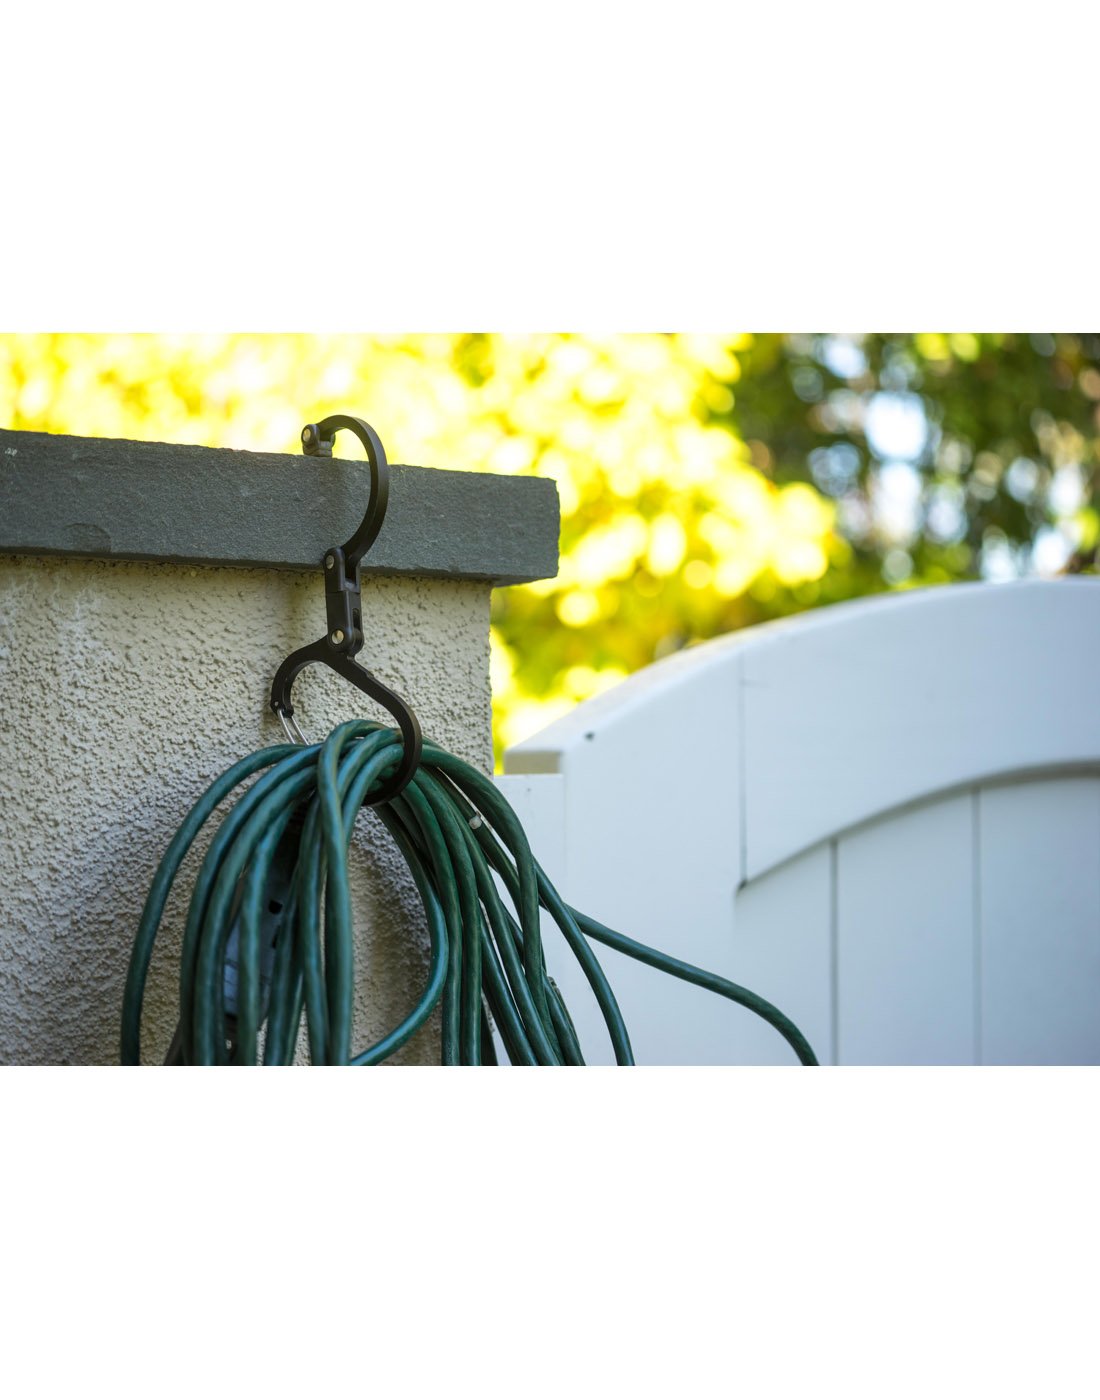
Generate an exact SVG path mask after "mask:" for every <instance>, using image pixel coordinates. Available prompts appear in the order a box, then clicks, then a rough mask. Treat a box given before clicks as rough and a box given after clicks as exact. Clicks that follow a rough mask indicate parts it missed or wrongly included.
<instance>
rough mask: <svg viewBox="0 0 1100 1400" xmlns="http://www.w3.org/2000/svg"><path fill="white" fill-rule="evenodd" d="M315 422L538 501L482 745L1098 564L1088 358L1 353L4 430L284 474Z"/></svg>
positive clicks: (524, 348)
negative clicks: (735, 645) (831, 614)
mask: <svg viewBox="0 0 1100 1400" xmlns="http://www.w3.org/2000/svg"><path fill="white" fill-rule="evenodd" d="M338 410H344V411H354V412H358V413H361V414H362V415H364V416H366V417H368V418H370V420H371V421H372V422H373V423H374V424H375V426H376V427H377V428H378V430H379V431H380V433H381V434H382V437H383V440H384V441H385V442H386V444H387V447H388V448H389V449H390V452H391V455H392V457H393V458H394V459H395V460H398V461H414V462H421V463H424V464H425V465H431V466H439V467H464V468H471V469H481V470H490V471H502V472H511V473H523V472H532V473H537V474H539V475H545V476H551V477H553V478H554V479H555V480H556V482H557V484H558V490H559V494H560V497H561V503H562V537H561V546H562V560H561V570H560V573H559V576H558V578H557V579H554V580H546V581H544V582H542V583H537V584H533V585H530V586H528V587H524V588H512V589H502V590H499V591H498V592H497V594H496V595H495V599H494V608H493V657H492V660H493V681H494V696H495V703H496V710H497V739H498V745H503V744H506V743H510V742H514V741H515V740H516V739H518V738H520V737H522V736H523V735H524V734H526V733H529V732H531V731H532V730H533V729H535V728H537V727H539V726H540V725H541V724H543V723H545V722H546V721H547V720H548V719H549V718H551V717H552V716H553V715H554V714H555V713H558V712H561V711H562V710H564V709H565V708H567V707H568V706H570V705H571V704H573V703H575V702H576V701H577V700H580V699H584V698H586V697H587V696H589V695H592V694H594V693H596V692H597V691H599V690H601V689H604V688H606V687H607V686H608V685H611V684H614V683H615V682H616V681H617V680H619V679H621V678H622V677H623V676H625V675H627V674H628V673H630V672H631V671H634V670H636V669H638V668H639V667H641V666H644V665H646V664H648V663H649V662H651V661H653V660H654V659H656V658H659V657H661V656H663V655H666V654H668V653H669V652H671V651H674V650H676V649H678V648H680V647H683V646H685V645H688V644H690V643H692V642H694V641H697V640H701V639H704V638H708V637H713V636H717V635H720V634H722V633H725V632H728V631H731V630H732V629H734V628H737V627H742V626H745V625H748V624H751V623H754V622H759V621H763V620H766V619H768V618H773V617H778V616H782V615H784V614H787V613H791V612H796V611H798V610H801V609H804V608H808V607H813V606H817V605H819V604H822V603H828V602H833V601H837V600H840V599H845V598H851V597H855V596H859V595H861V594H866V593H871V592H876V591H879V590H882V589H885V588H890V587H913V586H916V585H927V584H935V583H942V582H947V581H950V580H953V579H967V578H978V577H988V578H1004V577H1010V576H1014V575H1017V574H1021V573H1028V572H1038V573H1048V574H1049V573H1057V572H1061V571H1064V570H1067V569H1069V570H1082V569H1094V568H1095V561H1096V545H1097V536H1098V505H1100V463H1098V452H1100V448H1098V441H1100V335H1086V334H1066V335H970V334H950V335H948V334H917V335H756V336H747V335H742V336H733V335H731V336H714V335H710V336H690V335H626V336H612V337H588V336H560V335H537V336H522V337H515V336H487V335H462V336H400V337H397V336H294V335H287V336H254V335H213V336H141V335H138V336H79V335H57V336H53V335H34V336H26V335H9V336H0V424H2V425H3V426H6V427H12V428H31V429H40V430H45V431H52V432H70V433H81V434H88V435H95V436H108V437H110V436H117V437H125V436H129V437H146V438H156V439H161V440H166V441H177V442H202V443H207V444H210V445H215V446H231V447H250V448H254V449H257V450H275V451H288V452H294V451H297V450H298V432H299V429H300V427H301V423H302V422H303V421H305V420H306V419H307V418H311V419H316V418H317V417H320V416H321V415H323V414H325V413H329V412H334V411H338ZM352 450H354V449H352Z"/></svg>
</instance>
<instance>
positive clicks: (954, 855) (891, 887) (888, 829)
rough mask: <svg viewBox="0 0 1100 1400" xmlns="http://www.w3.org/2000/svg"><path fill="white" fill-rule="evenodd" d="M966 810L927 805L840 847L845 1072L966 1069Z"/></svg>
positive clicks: (970, 928) (969, 827)
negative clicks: (893, 1065)
mask: <svg viewBox="0 0 1100 1400" xmlns="http://www.w3.org/2000/svg"><path fill="white" fill-rule="evenodd" d="M974 802H975V799H974V798H973V797H971V796H970V795H969V794H967V795H964V796H961V797H952V798H949V799H948V800H947V801H944V802H932V803H929V804H927V805H925V806H923V807H918V808H916V809H915V810H911V811H906V812H901V813H898V814H897V815H896V816H893V817H887V818H885V819H884V820H882V821H877V822H873V823H872V824H871V825H869V826H865V827H863V828H861V829H860V830H859V831H855V832H852V833H851V834H849V835H847V836H844V837H842V838H841V839H840V841H839V842H838V843H837V893H836V909H837V965H838V970H839V974H840V975H839V979H838V993H839V1003H838V1015H837V1041H838V1048H839V1051H840V1057H841V1059H842V1060H843V1062H844V1063H845V1064H850V1065H879V1064H884V1063H890V1062H891V1061H898V1060H900V1061H902V1062H903V1063H906V1064H924V1065H935V1064H948V1065H950V1064H966V1063H968V1062H969V1061H971V1060H972V1059H973V1058H974V1049H975V1044H976V1041H975V1036H976V1027H975V1016H974V1007H975V983H974V883H973V870H974V843H973V833H974Z"/></svg>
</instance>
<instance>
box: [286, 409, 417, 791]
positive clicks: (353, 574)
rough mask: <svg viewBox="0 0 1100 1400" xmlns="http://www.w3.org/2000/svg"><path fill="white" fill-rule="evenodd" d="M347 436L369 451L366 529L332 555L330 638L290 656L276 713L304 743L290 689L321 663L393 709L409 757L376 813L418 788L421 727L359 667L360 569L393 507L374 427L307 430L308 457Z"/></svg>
mask: <svg viewBox="0 0 1100 1400" xmlns="http://www.w3.org/2000/svg"><path fill="white" fill-rule="evenodd" d="M341 428H346V429H348V430H349V431H350V432H353V433H354V434H355V436H356V437H357V438H358V439H359V441H360V442H361V443H362V444H363V446H364V447H365V448H366V452H367V461H368V462H369V464H370V499H369V500H368V502H367V509H366V513H365V514H364V516H363V519H362V521H361V522H360V524H359V528H358V529H357V530H356V531H355V533H354V534H353V535H352V536H351V538H350V539H349V540H348V542H347V543H346V544H343V545H335V546H334V547H333V548H332V549H329V550H327V551H326V552H325V558H324V574H325V609H326V612H327V615H328V631H327V633H326V634H325V636H323V637H322V638H321V639H320V640H319V641H316V642H313V643H312V645H310V646H306V647H300V648H299V649H298V650H297V651H294V652H291V654H290V655H289V656H288V657H287V659H286V660H285V661H284V662H283V664H282V665H281V666H280V667H279V669H278V671H276V673H275V679H274V680H273V681H272V683H271V708H272V709H273V710H274V711H275V713H276V714H277V715H278V716H279V718H280V720H281V721H282V723H283V727H284V729H286V731H287V733H288V734H289V735H290V737H291V738H292V739H293V740H294V741H295V742H297V743H303V744H304V743H305V742H306V740H305V738H304V736H303V735H302V731H301V730H300V729H299V728H298V725H297V722H296V721H295V720H294V718H293V716H294V707H293V705H292V704H291V702H290V689H291V686H292V685H293V684H294V678H295V676H297V674H298V672H299V671H301V670H303V669H304V668H305V667H306V666H309V665H310V664H311V663H312V662H315V661H319V662H322V663H323V664H324V665H326V666H329V667H331V669H332V670H334V671H335V672H336V673H337V674H338V675H341V676H343V677H344V679H345V680H348V681H351V683H352V685H355V686H358V687H359V689H360V690H362V691H363V692H364V693H365V694H367V695H369V696H370V698H371V699H372V700H376V701H377V702H378V704H380V705H381V706H382V707H383V708H384V709H387V710H388V711H389V712H390V714H391V715H393V717H394V719H395V720H396V721H397V724H398V728H399V729H400V730H401V739H402V744H403V746H404V753H403V754H402V757H401V762H400V764H399V765H398V767H397V771H396V772H395V773H394V774H393V775H392V776H391V777H390V778H388V779H387V780H386V781H385V782H384V783H383V784H382V786H381V788H379V789H378V790H377V791H376V792H375V793H374V794H373V795H372V796H371V797H369V798H368V799H367V801H368V804H369V805H370V806H374V805H375V804H376V803H379V802H389V801H391V800H392V799H393V798H394V797H396V796H397V795H398V793H400V792H401V791H402V789H403V788H405V787H406V786H407V785H408V783H409V782H410V781H411V779H412V776H413V774H414V773H415V772H416V769H417V766H418V764H419V763H420V752H421V747H422V740H421V735H420V725H419V724H418V722H417V718H416V716H415V715H414V714H413V712H412V710H410V709H409V707H408V705H406V703H405V702H404V700H402V699H401V697H400V696H399V695H397V694H395V693H394V692H393V691H392V690H390V689H389V687H388V686H385V685H383V684H382V682H381V681H380V680H379V679H378V677H377V676H375V675H374V674H373V673H372V672H370V671H368V670H367V669H366V667H365V666H360V665H359V664H358V663H357V662H356V661H354V660H353V658H354V657H355V655H356V654H357V653H358V652H359V651H360V649H361V648H362V646H363V605H362V594H361V581H360V575H359V564H360V560H361V559H362V558H363V555H364V554H366V552H367V550H368V549H370V547H371V545H372V544H373V543H374V541H375V539H377V537H378V532H379V530H381V528H382V522H383V520H384V519H385V517H386V506H387V504H388V503H389V493H390V469H389V465H388V464H387V462H386V451H385V448H384V447H383V446H382V442H381V439H380V438H379V436H378V434H377V433H376V432H375V431H374V429H373V428H372V427H371V426H370V424H369V423H365V422H364V421H363V419H362V418H352V417H350V416H349V415H348V414H345V413H334V414H332V415H331V417H329V418H325V419H324V420H323V421H322V422H320V423H307V425H306V426H305V427H304V428H303V429H302V451H303V452H304V453H305V454H306V456H308V457H331V456H332V447H333V442H334V440H335V438H336V434H337V432H338V431H339V430H340V429H341Z"/></svg>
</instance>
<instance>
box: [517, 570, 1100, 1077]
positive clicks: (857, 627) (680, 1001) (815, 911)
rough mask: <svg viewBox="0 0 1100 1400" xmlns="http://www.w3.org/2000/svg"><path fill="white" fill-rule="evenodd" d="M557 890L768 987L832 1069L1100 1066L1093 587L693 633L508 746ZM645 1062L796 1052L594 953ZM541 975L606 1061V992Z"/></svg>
mask: <svg viewBox="0 0 1100 1400" xmlns="http://www.w3.org/2000/svg"><path fill="white" fill-rule="evenodd" d="M498 781H499V782H500V785H501V789H502V790H503V792H504V793H505V795H506V796H507V798H508V800H509V801H510V802H511V803H512V804H513V806H515V808H516V809H517V811H518V812H519V814H520V816H521V818H522V820H523V821H524V824H525V826H526V827H527V829H528V832H529V834H530V836H531V842H532V847H533V849H534V851H535V855H536V856H537V857H538V858H539V859H540V860H541V861H542V864H543V865H544V867H545V868H546V870H547V873H548V874H549V875H550V876H551V878H552V879H554V880H555V881H556V882H557V883H558V885H559V888H560V890H561V891H562V893H563V895H564V896H565V898H566V899H567V900H568V901H569V902H570V903H572V904H573V905H575V906H577V907H578V908H581V909H584V910H585V911H586V912H588V913H590V914H592V915H593V916H594V917H596V918H598V919H600V920H602V921H603V922H604V923H606V924H609V925H611V926H612V927H613V928H617V929H619V930H621V931H622V932H624V933H629V934H630V935H632V936H633V937H636V938H639V939H641V940H642V941H644V942H647V943H652V944H654V945H656V946H658V947H660V948H663V949H665V950H666V951H668V952H670V953H673V954H675V955H676V956H678V957H681V958H685V959H687V960H688V961H691V962H695V963H698V964H701V965H702V966H704V967H707V968H710V969H712V970H713V971H716V972H720V973H721V974H723V975H724V976H726V977H729V978H731V979H733V980H734V981H736V982H740V983H742V984H744V985H746V986H748V987H750V988H752V989H753V990H754V991H757V992H759V993H761V994H762V995H763V996H766V997H768V998H769V999H770V1000H772V1001H774V1002H775V1003H776V1004H777V1005H778V1006H779V1007H780V1008H781V1009H782V1010H783V1011H785V1012H786V1013H787V1014H788V1015H789V1016H791V1017H792V1018H793V1019H794V1020H795V1021H796V1022H797V1024H798V1025H799V1026H800V1027H801V1029H802V1030H803V1031H804V1032H805V1034H806V1035H807V1036H808V1038H809V1040H810V1042H811V1044H812V1045H813V1046H814V1049H815V1050H816V1052H817V1054H818V1057H819V1059H820V1060H821V1061H822V1062H823V1063H837V1064H972V1063H984V1064H1005V1063H1008V1064H1075V1063H1089V1064H1092V1063H1098V1062H1100V580H1096V579H1063V580H1057V581H1051V582H1041V581H1027V582H1020V583H1014V584H1002V585H996V586H993V585H984V584H974V585H958V586H954V587H945V588H937V589H930V590H925V591H914V592H909V593H903V594H896V595H891V596H889V597H885V598H879V599H873V600H868V601H864V602H859V603H853V604H845V605H841V606H836V607H832V608H828V609H823V610H821V611H819V612H816V613H812V614H808V615H804V616H802V617H799V618H794V619H790V620H787V621H784V622H780V623H773V624H769V625H767V626H764V627H758V628H754V629H750V630H748V631H745V632H741V633H738V634H736V635H734V636H731V637H728V638H723V639H721V640H719V641H716V642H710V643H706V644H704V645H700V646H696V647H691V648H689V649H687V650H686V651H684V652H681V653H679V654H677V655H676V656H674V657H672V658H669V659H668V660H666V661H662V662H659V663H657V664H656V665H653V666H651V667H649V668H647V669H646V670H645V671H643V672H641V673H639V674H638V675H636V676H633V677H631V678H630V679H629V680H628V681H626V682H624V683H623V684H622V685H620V686H618V687H616V688H615V689H614V690H612V691H609V692H607V693H606V694H604V695H602V696H599V697H598V698H596V699H594V700H591V701H589V702H588V703H586V704H584V705H581V706H579V707H578V708H577V709H576V710H575V711H573V712H572V713H571V714H569V715H567V716H566V717H565V718H564V719H562V720H560V721H559V722H557V723H556V724H553V725H551V726H550V727H549V728H547V729H546V730H544V731H543V732H542V733H540V734H538V735H536V736H535V737H534V738H532V739H529V740H527V741H525V742H524V743H522V744H520V745H518V746H516V747H515V748H513V749H512V750H510V751H509V753H508V754H507V756H506V760H505V776H503V777H502V778H500V779H499V780H498ZM597 952H598V954H599V956H600V959H601V961H602V963H603V965H604V967H605V968H606V970H607V972H608V974H609V977H610V979H611V983H612V986H613V987H614V988H615V991H616V994H617V995H618V997H619V1000H620V1004H621V1005H622V1007H623V1011H624V1015H625V1018H626V1021H627V1025H628V1027H629V1029H630V1032H631V1037H632V1040H633V1044H634V1051H635V1056H636V1059H637V1060H638V1062H639V1063H641V1064H646V1063H649V1064H738V1063H744V1064H768V1063H776V1064H784V1063H791V1062H792V1061H793V1059H794V1057H793V1055H792V1054H791V1052H790V1051H789V1050H788V1048H787V1046H786V1045H785V1044H784V1043H783V1041H782V1040H781V1039H780V1038H779V1037H778V1036H777V1035H776V1034H775V1032H774V1031H772V1030H771V1029H770V1028H769V1027H768V1026H766V1025H765V1024H764V1023H762V1022H760V1021H758V1020H757V1019H756V1018H755V1017H753V1016H752V1015H751V1014H749V1013H748V1012H745V1011H743V1010H741V1009H740V1008H739V1007H736V1006H734V1005H732V1004H731V1003H729V1002H726V1001H724V1000H722V999H720V998H718V997H714V996H712V995H710V994H708V993H706V992H704V991H701V990H699V989H697V988H694V987H690V986H686V985H683V984H681V983H678V982H674V981H673V980H672V979H670V978H667V977H665V976H663V975H662V974H659V973H656V972H654V971H652V970H650V969H648V968H646V967H643V966H640V965H638V964H635V963H633V962H632V961H630V960H629V959H627V958H625V957H623V956H621V955H619V954H615V953H612V952H611V951H609V950H607V949H603V948H598V949H597ZM547 955H548V960H549V962H550V970H551V972H552V974H553V976H554V977H555V979H556V980H557V981H558V983H559V985H560V986H561V988H562V991H563V993H564V995H565V998H566V1002H567V1004H568V1005H569V1007H570V1010H571V1011H572V1012H573V1015H574V1019H575V1020H576V1021H577V1023H578V1030H579V1032H580V1037H581V1043H582V1045H583V1046H584V1047H586V1050H587V1051H588V1052H589V1053H588V1057H589V1059H590V1061H592V1062H603V1061H610V1058H611V1056H610V1046H609V1044H608V1041H607V1036H606V1034H605V1033H604V1032H603V1031H602V1029H601V1025H602V1023H601V1021H600V1017H599V1012H598V1009H597V1008H596V1005H595V1001H594V999H593V998H592V996H591V993H590V992H589V990H588V986H587V983H586V982H585V980H584V977H583V974H581V973H580V972H579V970H578V969H576V968H575V966H574V965H573V960H572V958H571V957H570V956H569V954H568V952H567V951H566V950H565V948H564V944H563V942H562V940H561V939H560V936H558V935H556V934H552V933H550V932H548V934H547Z"/></svg>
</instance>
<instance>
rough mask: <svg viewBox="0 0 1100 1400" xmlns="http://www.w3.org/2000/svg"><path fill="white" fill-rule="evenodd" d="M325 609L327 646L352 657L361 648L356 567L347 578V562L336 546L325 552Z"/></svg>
mask: <svg viewBox="0 0 1100 1400" xmlns="http://www.w3.org/2000/svg"><path fill="white" fill-rule="evenodd" d="M325 610H326V612H327V616H328V636H327V640H328V644H329V646H331V647H332V648H333V649H334V650H335V651H339V652H342V653H343V654H344V655H345V656H354V655H355V653H356V652H357V651H359V649H360V648H361V647H362V645H363V595H362V592H361V589H360V580H359V565H358V564H356V565H355V567H354V569H353V570H352V572H351V577H350V578H349V577H348V569H347V560H346V558H345V556H344V551H343V549H342V548H341V547H340V546H339V545H336V546H334V547H333V548H332V549H330V550H327V551H326V553H325Z"/></svg>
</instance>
